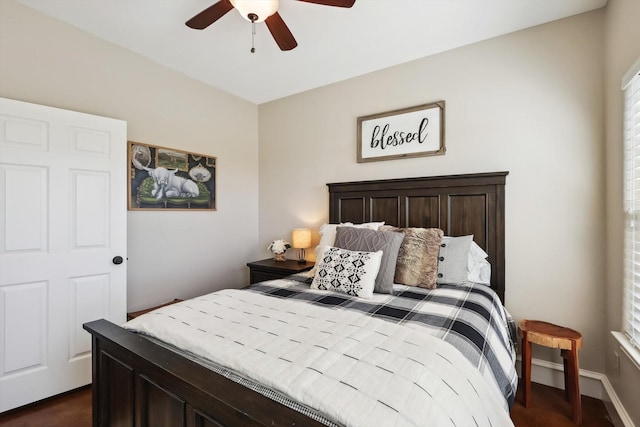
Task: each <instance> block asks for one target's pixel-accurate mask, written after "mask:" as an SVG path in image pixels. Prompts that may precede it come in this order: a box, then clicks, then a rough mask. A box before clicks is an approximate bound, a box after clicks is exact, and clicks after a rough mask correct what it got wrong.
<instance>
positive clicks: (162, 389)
mask: <svg viewBox="0 0 640 427" xmlns="http://www.w3.org/2000/svg"><path fill="white" fill-rule="evenodd" d="M84 329H86V330H87V331H88V332H89V333H90V334H91V335H92V337H93V338H92V343H93V386H92V387H93V425H94V427H98V426H100V427H106V426H134V425H135V426H153V427H162V426H167V427H180V426H188V427H196V426H197V427H207V426H216V427H220V426H229V427H231V426H234V427H236V426H321V425H322V424H321V423H319V422H317V421H315V420H313V419H310V418H308V417H307V416H305V415H303V414H301V413H299V412H297V411H295V410H293V409H290V408H288V407H286V406H284V405H281V404H279V403H277V402H275V401H273V400H271V399H269V398H267V397H265V396H263V395H261V394H260V393H257V392H255V391H253V390H250V389H248V388H246V387H244V386H242V385H240V384H238V383H235V382H233V381H231V380H229V379H227V378H225V377H224V376H222V375H219V374H216V373H215V372H213V371H211V370H210V369H207V368H206V367H203V366H201V365H198V364H197V363H194V362H192V361H191V360H188V359H185V358H184V357H182V356H180V355H179V354H177V353H174V352H172V351H171V350H168V349H166V348H164V347H162V346H159V345H157V344H154V343H153V342H151V341H149V340H147V339H145V338H144V337H141V336H139V335H137V334H135V333H132V332H129V331H127V330H125V329H123V328H121V327H119V326H117V325H115V324H113V323H111V322H108V321H106V320H96V321H94V322H89V323H85V324H84Z"/></svg>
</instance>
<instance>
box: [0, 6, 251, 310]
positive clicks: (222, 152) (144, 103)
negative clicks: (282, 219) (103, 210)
mask: <svg viewBox="0 0 640 427" xmlns="http://www.w3.org/2000/svg"><path fill="white" fill-rule="evenodd" d="M0 96H2V97H6V98H14V99H19V100H23V101H27V102H33V103H38V104H45V105H50V106H55V107H60V108H66V109H70V110H76V111H82V112H86V113H91V114H97V115H102V116H107V117H114V118H118V119H122V120H125V121H127V123H128V138H129V139H130V140H133V141H140V142H145V143H151V144H156V145H161V146H167V147H173V148H180V149H185V150H189V151H193V152H196V153H203V154H208V155H212V156H217V157H218V171H217V174H218V183H217V193H218V211H217V212H175V211H173V212H138V211H132V212H129V214H128V252H129V253H128V256H129V261H128V308H129V310H137V309H141V308H145V307H149V306H150V305H153V304H156V303H160V302H163V301H167V300H171V299H173V298H176V297H181V298H185V297H192V296H196V295H200V294H203V293H206V292H211V291H213V290H216V289H219V288H221V287H223V286H236V287H237V286H241V285H244V284H246V283H247V280H248V273H247V268H246V266H245V263H246V262H247V261H250V260H252V259H255V257H256V256H257V255H258V251H257V249H256V248H257V246H258V245H257V235H258V214H257V211H258V172H257V171H258V154H257V151H258V108H257V106H256V105H254V104H251V103H249V102H246V101H243V100H241V99H239V98H237V97H234V96H231V95H229V94H226V93H224V92H222V91H219V90H216V89H213V88H211V87H209V86H206V85H204V84H202V83H199V82H196V81H195V80H192V79H189V78H187V77H185V76H184V75H182V74H179V73H177V72H174V71H171V70H169V69H167V68H164V67H162V66H159V65H158V64H155V63H153V62H151V61H149V60H147V59H145V58H143V57H142V56H139V55H136V54H134V53H131V52H129V51H127V50H124V49H122V48H119V47H116V46H115V45H112V44H110V43H108V42H105V41H102V40H99V39H97V38H94V37H93V36H91V35H89V34H87V33H85V32H83V31H80V30H78V29H75V28H73V27H70V26H68V25H66V24H63V23H61V22H59V21H57V20H54V19H52V18H50V17H47V16H45V15H42V14H40V13H38V12H36V11H34V10H32V9H30V8H27V7H25V6H22V5H20V4H18V3H15V2H14V1H12V0H1V1H0Z"/></svg>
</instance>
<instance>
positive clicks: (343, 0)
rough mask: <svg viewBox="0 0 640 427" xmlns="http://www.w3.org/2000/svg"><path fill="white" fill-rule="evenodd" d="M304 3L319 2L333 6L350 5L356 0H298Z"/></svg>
mask: <svg viewBox="0 0 640 427" xmlns="http://www.w3.org/2000/svg"><path fill="white" fill-rule="evenodd" d="M298 1H303V2H306V3H315V4H321V5H323V6H335V7H351V6H353V4H354V3H355V2H356V0H298Z"/></svg>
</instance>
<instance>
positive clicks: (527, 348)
mask: <svg viewBox="0 0 640 427" xmlns="http://www.w3.org/2000/svg"><path fill="white" fill-rule="evenodd" d="M518 330H519V332H520V336H522V380H523V381H524V389H523V400H524V407H525V408H527V407H528V406H529V403H530V400H531V343H535V344H538V345H543V346H545V347H551V348H559V349H560V354H561V355H562V358H563V359H564V392H565V397H566V398H567V400H569V402H571V407H572V409H573V422H574V423H575V424H578V425H580V424H582V398H581V396H580V367H579V365H578V350H580V348H581V347H582V334H580V332H578V331H574V330H573V329H569V328H565V327H563V326H558V325H554V324H551V323H547V322H541V321H539V320H521V321H520V323H519V324H518Z"/></svg>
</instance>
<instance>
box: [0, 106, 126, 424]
mask: <svg viewBox="0 0 640 427" xmlns="http://www.w3.org/2000/svg"><path fill="white" fill-rule="evenodd" d="M126 146H127V137H126V122H123V121H120V120H114V119H108V118H104V117H97V116H92V115H89V114H83V113H77V112H73V111H67V110H61V109H57V108H51V107H45V106H42V105H34V104H29V103H25V102H19V101H14V100H10V99H5V98H0V412H3V411H6V410H9V409H12V408H15V407H18V406H22V405H25V404H27V403H30V402H33V401H36V400H39V399H43V398H45V397H48V396H52V395H55V394H58V393H61V392H64V391H67V390H71V389H73V388H77V387H80V386H83V385H86V384H88V383H90V382H91V340H90V335H89V334H88V333H87V332H86V331H84V330H83V329H82V324H83V323H84V322H87V321H91V320H95V319H100V318H105V319H109V320H111V321H112V322H115V323H123V322H124V321H125V317H126V267H125V263H124V262H123V263H121V264H115V263H114V261H113V260H114V258H115V257H118V256H119V257H122V259H123V260H126V258H127V254H126V248H127V246H126V227H127V225H126V214H127V207H126V200H127V198H126V188H127V187H126V179H127V165H126V164H127V161H126ZM117 261H118V260H116V262H117Z"/></svg>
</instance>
